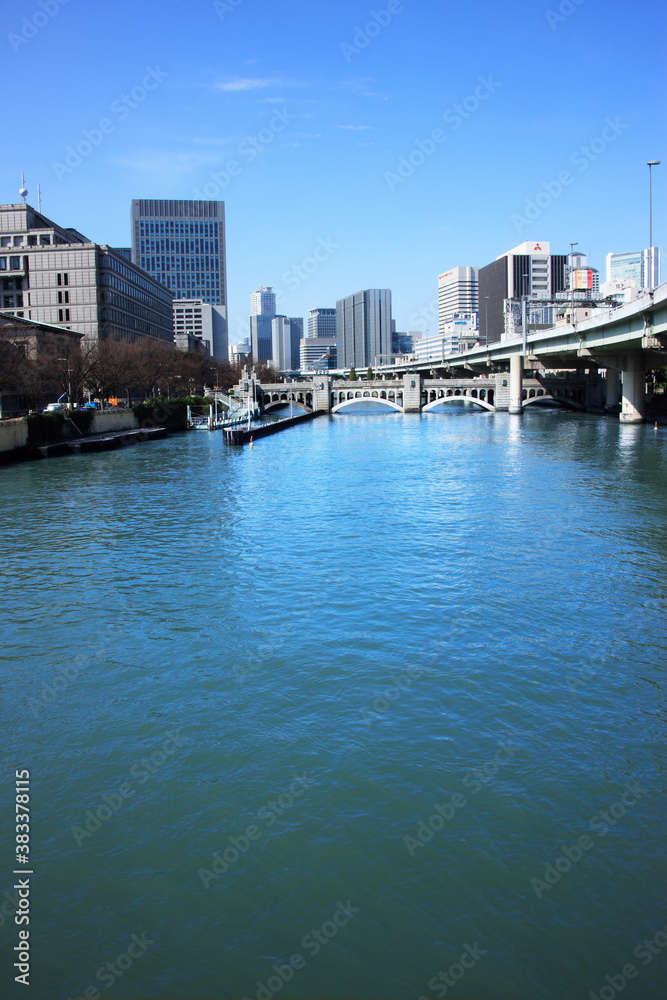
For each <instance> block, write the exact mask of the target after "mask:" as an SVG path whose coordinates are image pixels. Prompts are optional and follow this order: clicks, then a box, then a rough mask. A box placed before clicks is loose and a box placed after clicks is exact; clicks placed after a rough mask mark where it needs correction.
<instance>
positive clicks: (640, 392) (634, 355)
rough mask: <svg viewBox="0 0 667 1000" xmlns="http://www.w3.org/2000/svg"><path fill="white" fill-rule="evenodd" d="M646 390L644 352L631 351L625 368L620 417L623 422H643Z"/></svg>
mask: <svg viewBox="0 0 667 1000" xmlns="http://www.w3.org/2000/svg"><path fill="white" fill-rule="evenodd" d="M644 391H645V372H644V354H643V352H642V351H631V352H630V353H629V354H628V360H627V364H626V367H625V368H624V369H623V395H622V398H621V415H620V417H619V419H620V421H621V423H622V424H640V423H642V421H643V420H644V412H645V411H644Z"/></svg>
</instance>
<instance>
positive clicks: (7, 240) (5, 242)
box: [0, 236, 12, 247]
mask: <svg viewBox="0 0 667 1000" xmlns="http://www.w3.org/2000/svg"><path fill="white" fill-rule="evenodd" d="M11 245H12V238H11V236H2V237H0V247H10V246H11Z"/></svg>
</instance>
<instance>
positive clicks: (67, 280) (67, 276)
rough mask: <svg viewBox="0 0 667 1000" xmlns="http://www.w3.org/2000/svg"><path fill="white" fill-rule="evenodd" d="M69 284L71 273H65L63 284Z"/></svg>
mask: <svg viewBox="0 0 667 1000" xmlns="http://www.w3.org/2000/svg"><path fill="white" fill-rule="evenodd" d="M68 284H69V275H68V274H63V285H68Z"/></svg>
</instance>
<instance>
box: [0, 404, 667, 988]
mask: <svg viewBox="0 0 667 1000" xmlns="http://www.w3.org/2000/svg"><path fill="white" fill-rule="evenodd" d="M666 445H667V435H666V432H665V429H664V428H661V429H660V430H659V431H658V432H655V431H654V430H653V428H651V427H645V426H640V427H620V426H619V425H618V423H616V422H615V421H614V420H611V419H605V418H602V417H595V416H590V415H580V414H567V413H561V412H557V411H549V412H542V413H530V414H525V415H524V416H523V417H512V416H509V415H508V414H503V413H495V414H492V413H478V412H470V411H468V410H467V409H461V410H459V409H456V410H450V411H447V412H446V413H431V414H429V415H428V416H423V417H419V416H407V415H406V416H401V415H399V414H395V415H390V416H364V415H358V416H353V415H347V416H342V415H341V416H339V417H333V418H327V417H323V418H320V419H318V420H316V421H313V422H312V423H308V424H305V425H303V426H298V427H295V428H293V429H291V430H289V431H285V432H283V433H280V434H277V435H274V436H272V437H269V438H266V439H262V440H260V441H257V442H256V443H255V447H254V448H253V449H249V448H245V449H226V448H225V446H224V445H223V443H222V435H221V434H203V433H199V434H190V435H180V436H175V437H171V438H169V439H167V440H165V441H162V442H154V443H151V444H146V445H141V446H137V447H135V448H132V449H126V450H123V451H119V452H115V453H109V454H103V455H87V456H80V457H68V458H62V459H53V460H49V461H46V462H39V463H37V462H36V463H31V464H24V465H20V466H12V467H4V468H2V469H0V525H1V529H0V530H1V531H2V552H3V558H2V561H1V563H0V590H1V595H2V607H3V609H4V616H3V617H4V625H3V630H2V631H3V636H4V638H3V643H2V678H3V686H2V693H3V706H4V719H5V725H4V733H5V737H4V740H3V746H4V754H3V756H4V757H5V758H6V759H5V763H4V768H3V772H2V773H3V775H4V779H3V782H2V809H3V816H8V815H9V816H10V824H9V834H10V836H9V847H8V848H7V849H6V850H5V855H4V857H5V865H4V876H3V878H4V885H3V886H2V887H1V888H0V896H1V897H2V900H3V901H4V902H6V903H7V905H6V906H5V908H4V909H1V910H0V945H1V948H2V956H3V966H2V968H3V972H2V976H3V982H4V984H6V989H5V987H4V986H3V989H4V991H5V992H4V995H7V996H12V997H13V996H30V997H31V998H32V1000H59V998H62V1000H66V998H68V997H72V998H75V997H81V996H84V995H86V994H85V991H86V990H88V991H89V992H88V994H87V996H88V997H91V998H93V997H95V993H96V992H97V993H98V995H99V996H102V997H106V996H109V997H111V998H128V1000H133V998H144V997H145V998H164V1000H185V998H195V1000H200V998H201V1000H226V998H232V997H236V998H242V997H249V998H255V997H259V1000H270V998H271V997H273V996H280V997H283V998H317V1000H357V998H359V1000H367V998H368V1000H387V998H396V1000H404V998H408V1000H417V998H418V997H427V998H429V1000H432V998H434V997H439V996H445V995H446V996H448V997H449V996H452V997H455V998H456V1000H480V998H484V1000H526V998H539V1000H573V998H577V997H581V998H582V1000H587V998H589V994H590V992H591V991H593V993H594V995H596V996H599V995H600V990H603V993H602V1000H606V998H609V997H610V996H611V993H610V992H609V991H610V990H612V989H615V987H613V986H611V985H610V982H611V983H614V982H615V983H616V986H618V985H619V983H620V981H621V980H620V979H619V978H618V977H619V976H620V977H621V979H623V980H624V983H625V976H624V975H623V973H622V972H621V970H622V969H623V967H624V966H627V965H628V964H631V965H632V966H633V968H634V971H635V974H634V975H633V976H631V977H629V978H628V979H627V983H626V984H625V985H624V986H623V988H622V989H621V990H620V992H622V993H623V998H624V1000H657V998H659V997H662V996H663V995H664V969H665V953H664V952H662V951H661V949H662V947H663V945H662V944H660V942H662V941H663V937H664V942H665V943H667V935H663V936H661V932H664V930H665V926H666V924H667V908H666V907H665V905H664V900H663V898H662V894H661V885H660V878H661V871H660V857H661V853H662V849H661V837H662V836H664V822H661V815H662V810H661V799H660V795H661V792H663V790H664V785H665V772H664V759H665V755H664V743H663V739H664V717H665V705H664V701H665V699H664V687H663V680H664V666H665V660H666V656H665V651H666V645H667V641H666V639H665V607H666V604H667V602H666V596H667V572H666V569H667V562H666V556H667V518H666V516H665V515H666V514H667V494H666V491H665V482H666V478H667V477H666V473H667V459H666V454H667V452H666ZM63 671H64V672H63ZM169 734H172V735H171V736H170V735H169ZM503 748H504V749H503ZM15 768H29V770H30V773H31V778H30V783H31V816H32V830H31V849H32V854H31V861H32V865H33V868H34V873H35V874H34V875H33V876H32V885H31V899H30V902H31V911H30V918H31V922H30V932H31V938H30V944H31V951H32V965H31V974H30V979H31V986H30V989H29V990H25V989H24V988H23V987H22V986H19V985H15V984H14V983H13V982H12V980H13V975H14V973H13V972H12V970H11V965H12V962H13V961H14V959H13V957H12V954H13V953H12V948H13V946H14V945H15V944H16V943H17V931H18V928H17V927H16V926H15V925H14V923H13V922H12V920H13V912H14V906H13V905H12V904H11V898H12V886H13V884H14V882H13V879H14V876H13V875H12V874H11V873H12V870H13V868H12V866H13V864H14V860H13V852H12V850H11V845H12V843H13V830H12V829H11V815H12V814H13V810H14V805H13V792H14V788H13V781H14V769H15ZM290 789H291V790H290ZM624 795H625V800H623V796H624ZM436 806H440V812H438V811H437V810H436ZM610 810H612V811H611V812H610ZM603 812H606V813H607V820H608V821H607V820H605V819H604V818H602V817H601V813H603ZM86 822H87V824H88V828H86ZM249 827H250V830H249V829H248V828H249ZM6 828H7V827H6ZM420 836H421V839H420ZM581 838H584V839H583V842H582V841H581ZM582 843H583V846H582ZM578 844H579V846H577V845H578ZM564 849H567V850H566V851H564ZM577 852H579V853H578V855H577ZM568 853H569V859H570V860H569V861H568V856H567V855H568ZM549 865H551V866H553V867H551V868H549V867H547V866H549ZM216 866H217V870H216ZM663 871H664V869H663ZM547 875H548V878H547ZM549 879H550V880H551V881H549ZM531 880H533V881H531ZM5 890H6V891H7V893H8V895H7V896H4V895H2V894H3V893H4V892H5ZM8 901H9V902H8ZM314 932H315V933H314ZM133 935H135V936H136V937H135V938H134V939H133V937H132V936H133ZM656 935H657V938H656ZM318 937H319V939H320V942H321V943H318ZM645 939H646V940H649V941H651V942H653V945H652V947H653V952H656V953H655V954H653V952H652V951H651V950H645V949H644V948H643V946H642V944H641V942H642V941H644V940H645ZM654 939H656V941H657V942H658V943H655V941H654ZM466 946H467V947H466ZM638 947H639V949H640V951H639V954H637V953H636V952H635V949H636V948H638ZM128 949H130V950H129V951H128ZM658 952H659V954H658ZM633 953H634V954H633ZM119 956H120V957H121V961H120V964H117V962H116V960H117V959H118V957H119ZM128 956H129V957H128ZM462 956H465V961H464V962H461V961H460V960H461V957H462ZM647 956H648V961H647ZM293 957H294V960H293V964H292V965H290V960H291V959H292V958H293ZM128 962H129V965H128ZM107 963H111V967H109V966H108V965H107ZM274 965H277V966H278V969H280V968H283V976H282V977H281V976H280V974H279V973H277V972H276V971H275V970H274V969H273V966H274ZM123 966H125V968H123ZM449 970H451V971H449ZM439 973H442V976H443V978H440V979H438V978H437V977H438V974H439ZM626 973H627V969H626ZM96 976H97V978H96ZM434 977H435V978H434ZM445 977H446V978H445ZM614 977H616V978H614ZM285 980H287V981H286V982H285ZM605 989H606V991H607V992H606V993H605ZM443 990H444V992H443Z"/></svg>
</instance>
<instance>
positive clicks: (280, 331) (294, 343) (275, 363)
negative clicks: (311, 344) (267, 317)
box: [271, 316, 303, 372]
mask: <svg viewBox="0 0 667 1000" xmlns="http://www.w3.org/2000/svg"><path fill="white" fill-rule="evenodd" d="M302 337H303V320H302V319H300V318H297V317H295V316H274V317H273V319H272V321H271V366H272V367H273V368H275V369H276V371H280V372H296V371H298V370H299V345H300V343H301V339H302Z"/></svg>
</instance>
